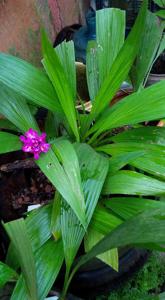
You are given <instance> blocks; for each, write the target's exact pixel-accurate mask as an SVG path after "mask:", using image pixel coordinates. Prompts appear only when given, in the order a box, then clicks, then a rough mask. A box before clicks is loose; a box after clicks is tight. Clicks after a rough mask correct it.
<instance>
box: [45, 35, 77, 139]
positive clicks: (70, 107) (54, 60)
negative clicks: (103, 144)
mask: <svg viewBox="0 0 165 300" xmlns="http://www.w3.org/2000/svg"><path fill="white" fill-rule="evenodd" d="M42 48H43V56H44V59H43V65H44V68H45V70H46V72H47V74H48V76H49V78H50V80H51V81H52V84H53V86H54V88H55V91H56V93H57V96H58V99H59V102H60V104H61V107H62V109H63V112H64V114H65V117H66V119H67V120H68V123H69V125H70V127H71V129H72V131H73V133H74V135H75V137H76V140H77V141H79V132H78V128H77V122H76V110H75V99H74V98H73V89H72V88H71V87H70V86H69V82H68V80H67V77H66V71H65V70H64V68H63V67H62V65H61V63H60V60H59V58H58V56H57V54H56V52H55V51H54V49H53V47H52V45H51V43H50V41H49V40H48V38H47V36H46V34H45V33H44V32H43V34H42ZM65 55H66V56H67V51H66V53H65ZM66 59H67V58H66Z"/></svg>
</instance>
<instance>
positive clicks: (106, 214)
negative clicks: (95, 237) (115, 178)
mask: <svg viewBox="0 0 165 300" xmlns="http://www.w3.org/2000/svg"><path fill="white" fill-rule="evenodd" d="M122 223H123V220H122V219H121V218H120V217H119V216H116V215H114V214H113V213H112V212H110V211H109V210H108V209H106V208H105V207H103V206H101V205H100V204H98V205H97V207H96V209H95V212H94V214H93V217H92V220H91V223H90V227H89V229H91V230H94V231H97V232H99V233H100V234H102V235H106V234H108V233H109V232H110V231H112V230H113V229H114V228H116V227H118V226H119V225H120V224H122Z"/></svg>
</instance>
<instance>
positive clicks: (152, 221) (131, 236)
mask: <svg viewBox="0 0 165 300" xmlns="http://www.w3.org/2000/svg"><path fill="white" fill-rule="evenodd" d="M164 228H165V210H163V211H162V210H155V209H154V210H149V211H145V212H143V213H142V214H139V215H138V216H136V217H134V218H131V219H129V220H128V221H126V222H124V223H123V224H121V225H120V226H118V227H117V228H116V229H115V230H113V231H112V232H110V233H109V234H107V235H106V236H105V238H103V239H102V240H101V241H100V242H99V243H98V244H97V245H95V246H94V247H93V248H92V249H91V250H90V251H89V252H88V253H87V254H85V255H84V256H83V257H82V258H81V259H80V260H79V262H78V264H77V266H76V268H75V269H74V271H73V273H72V275H71V277H72V276H73V274H74V273H75V272H76V270H77V269H78V268H79V267H80V266H81V265H83V264H84V263H86V262H88V261H89V260H90V259H92V258H93V257H95V256H97V255H99V254H101V253H103V252H105V251H108V250H110V249H114V248H119V247H125V246H130V245H134V244H135V245H138V246H140V245H143V247H144V245H147V243H148V244H149V243H150V244H152V243H157V244H165V236H164Z"/></svg>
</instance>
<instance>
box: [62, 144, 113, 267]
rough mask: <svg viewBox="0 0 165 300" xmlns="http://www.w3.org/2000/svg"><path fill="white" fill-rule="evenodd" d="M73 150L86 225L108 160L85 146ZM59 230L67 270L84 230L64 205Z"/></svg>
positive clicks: (105, 173)
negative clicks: (79, 173)
mask: <svg viewBox="0 0 165 300" xmlns="http://www.w3.org/2000/svg"><path fill="white" fill-rule="evenodd" d="M75 149H76V152H77V155H78V158H79V163H80V170H81V178H82V187H83V192H84V197H85V205H86V216H87V225H88V224H89V223H90V220H91V218H92V215H93V213H94V210H95V207H96V205H97V201H98V199H99V196H100V193H101V190H102V186H103V184H104V181H105V178H106V175H107V171H108V160H107V159H106V158H105V157H103V156H102V155H99V154H97V153H96V152H95V151H94V150H93V149H92V148H91V147H89V146H88V145H86V144H76V145H75ZM61 228H62V239H63V245H64V252H65V259H66V264H67V268H68V269H69V268H70V266H71V264H72V263H73V259H74V258H75V255H76V253H77V250H78V248H79V246H80V244H81V241H82V239H83V237H84V234H85V230H84V229H83V228H82V226H81V224H80V222H79V220H78V219H77V217H76V216H75V214H74V212H73V211H72V209H71V208H69V207H68V206H67V205H66V204H65V203H63V204H62V209H61Z"/></svg>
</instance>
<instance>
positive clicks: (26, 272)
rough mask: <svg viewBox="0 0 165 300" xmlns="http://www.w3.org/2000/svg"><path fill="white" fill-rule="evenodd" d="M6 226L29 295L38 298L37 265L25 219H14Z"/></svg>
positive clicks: (34, 299)
mask: <svg viewBox="0 0 165 300" xmlns="http://www.w3.org/2000/svg"><path fill="white" fill-rule="evenodd" d="M4 228H5V230H6V231H7V233H8V235H9V237H10V240H11V241H12V243H13V245H14V248H15V251H16V253H17V255H18V256H19V262H20V266H21V270H22V274H23V278H24V280H25V285H26V291H27V295H28V297H29V299H31V300H38V292H37V279H36V266H35V260H34V254H33V251H32V246H31V242H30V238H29V236H28V232H27V229H26V225H25V221H24V220H23V219H19V220H15V221H12V222H9V223H6V224H4Z"/></svg>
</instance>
